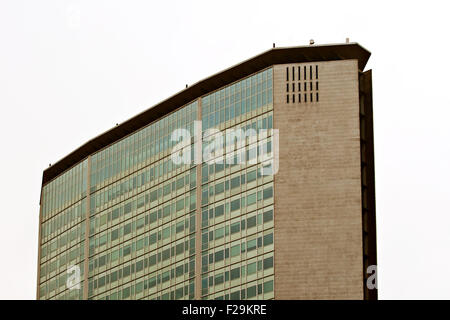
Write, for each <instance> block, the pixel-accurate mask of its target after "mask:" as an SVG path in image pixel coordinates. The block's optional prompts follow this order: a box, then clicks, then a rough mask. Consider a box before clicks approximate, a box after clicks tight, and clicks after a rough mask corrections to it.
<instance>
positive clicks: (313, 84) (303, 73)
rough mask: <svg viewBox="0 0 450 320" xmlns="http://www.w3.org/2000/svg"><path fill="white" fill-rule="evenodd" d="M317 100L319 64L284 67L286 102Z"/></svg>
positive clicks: (312, 101) (298, 102) (313, 101)
mask: <svg viewBox="0 0 450 320" xmlns="http://www.w3.org/2000/svg"><path fill="white" fill-rule="evenodd" d="M315 102H319V66H318V65H307V66H305V65H302V66H292V67H286V103H290V104H301V103H315Z"/></svg>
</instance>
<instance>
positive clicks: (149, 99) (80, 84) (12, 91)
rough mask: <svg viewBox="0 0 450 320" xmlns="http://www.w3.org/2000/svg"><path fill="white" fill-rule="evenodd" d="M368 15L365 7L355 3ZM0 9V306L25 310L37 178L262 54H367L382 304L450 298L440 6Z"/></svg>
mask: <svg viewBox="0 0 450 320" xmlns="http://www.w3.org/2000/svg"><path fill="white" fill-rule="evenodd" d="M364 3H365V2H364ZM364 3H363V1H327V2H324V1H298V0H297V1H280V0H277V1H275V0H272V1H254V2H247V1H230V0H228V1H221V2H219V1H199V2H188V1H159V2H158V4H157V2H156V1H113V0H105V1H94V0H89V1H75V0H71V1H65V0H53V1H43V0H41V1H36V0H33V1H23V0H1V1H0V110H1V118H0V121H1V122H0V134H1V149H0V150H1V160H0V161H1V165H0V170H1V171H0V178H1V183H0V197H1V198H0V200H1V206H2V208H1V210H0V212H1V213H0V214H1V218H0V299H8V298H9V299H34V298H35V296H36V271H37V248H38V243H37V239H38V214H39V195H40V186H41V179H42V171H43V170H44V169H45V168H46V167H48V165H49V163H55V162H56V161H58V160H59V159H61V158H62V157H64V156H65V155H67V154H68V153H70V152H71V151H73V150H74V149H76V148H77V147H79V146H80V145H82V144H83V143H85V142H87V141H88V140H89V139H91V138H93V137H94V136H97V135H98V134H100V133H102V132H104V131H106V130H108V129H110V128H111V127H113V126H114V125H115V123H117V122H119V123H120V122H123V121H124V120H126V119H128V118H130V117H132V116H134V115H135V114H137V113H139V112H141V111H143V110H144V109H147V108H149V107H151V106H153V105H154V104H156V103H158V102H159V101H161V100H163V99H165V98H167V97H168V96H171V95H173V94H174V93H176V92H178V91H180V90H182V89H183V88H184V87H185V84H192V83H194V82H197V81H198V80H201V79H203V78H205V77H208V76H210V75H212V74H213V73H216V72H218V71H220V70H222V69H224V68H227V67H229V66H231V65H234V64H236V63H238V62H240V61H242V60H244V59H247V58H250V57H252V56H254V55H257V54H259V53H261V52H262V51H265V50H267V49H270V48H271V47H272V43H273V42H275V43H276V45H277V46H297V45H307V44H308V42H309V39H314V40H315V42H316V44H326V43H339V42H345V38H346V37H349V38H350V41H355V42H358V43H360V44H361V45H362V46H364V47H365V48H366V49H368V50H369V51H371V52H372V57H371V58H370V60H369V63H368V65H367V67H366V70H368V69H373V91H374V92H373V94H374V126H375V128H374V131H375V172H376V199H377V204H376V205H377V237H378V244H377V245H378V266H379V267H378V287H379V298H381V299H410V298H415V299H421V298H424V299H429V298H438V299H444V298H446V299H449V298H450V291H449V290H448V288H449V287H450V278H449V277H448V276H447V272H448V270H450V257H449V254H448V253H449V247H450V232H449V231H450V230H449V229H450V215H449V213H450V210H449V206H448V201H449V199H450V187H449V180H450V170H449V164H450V147H449V146H450V144H449V139H450V129H449V125H448V123H449V115H450V111H449V108H450V98H449V91H450V90H449V88H448V87H449V80H448V75H449V73H450V68H449V58H448V52H449V51H450V50H449V49H450V44H449V41H448V30H449V29H450V28H449V22H448V21H449V19H448V9H447V8H446V7H445V4H446V3H445V2H444V1H421V2H416V1H386V2H383V1H377V3H376V5H375V3H374V2H371V3H370V4H369V3H367V4H364Z"/></svg>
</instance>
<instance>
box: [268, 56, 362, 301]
mask: <svg viewBox="0 0 450 320" xmlns="http://www.w3.org/2000/svg"><path fill="white" fill-rule="evenodd" d="M310 65H311V66H312V67H313V68H312V69H313V80H311V81H312V82H313V91H312V92H313V93H314V101H313V102H310V94H309V93H310V85H309V82H310V80H309V66H310ZM316 65H317V66H318V80H316V79H315V70H316V69H315V66H316ZM293 66H294V67H295V81H292V67H293ZM298 66H301V67H302V69H301V71H302V74H301V81H298V80H297V79H298V75H297V72H298V68H297V67H298ZM303 66H307V80H306V82H307V83H308V87H307V90H308V91H306V92H307V93H308V102H306V103H305V101H304V99H302V102H301V103H299V102H298V93H299V92H298V82H301V86H302V87H301V90H302V91H301V93H302V98H303V94H304V93H305V91H304V84H303V83H304V82H305V80H304V74H303ZM286 67H289V81H286ZM273 72H274V128H277V129H279V133H280V135H279V137H280V144H279V152H280V153H279V155H280V169H279V172H278V174H276V175H275V187H274V188H275V235H274V236H275V239H274V245H275V281H274V285H275V299H363V298H364V293H363V265H362V263H363V257H362V253H363V250H362V221H361V167H360V166H361V164H360V133H359V98H358V94H359V93H358V63H357V60H342V61H327V62H317V63H303V64H289V65H276V66H274V71H273ZM316 81H318V82H319V90H318V93H319V101H318V102H317V101H315V99H316V98H315V93H316V90H315V89H316V84H315V82H316ZM286 83H289V95H290V99H289V103H287V101H286V94H287V92H286ZM292 83H295V92H292ZM292 94H296V99H295V102H294V103H293V102H292Z"/></svg>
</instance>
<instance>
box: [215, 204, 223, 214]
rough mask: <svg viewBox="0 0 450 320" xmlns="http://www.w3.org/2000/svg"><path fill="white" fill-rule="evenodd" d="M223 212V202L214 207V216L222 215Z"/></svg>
mask: <svg viewBox="0 0 450 320" xmlns="http://www.w3.org/2000/svg"><path fill="white" fill-rule="evenodd" d="M223 212H224V207H223V204H221V205H220V206H218V207H216V208H215V209H214V215H215V217H220V216H222V215H223Z"/></svg>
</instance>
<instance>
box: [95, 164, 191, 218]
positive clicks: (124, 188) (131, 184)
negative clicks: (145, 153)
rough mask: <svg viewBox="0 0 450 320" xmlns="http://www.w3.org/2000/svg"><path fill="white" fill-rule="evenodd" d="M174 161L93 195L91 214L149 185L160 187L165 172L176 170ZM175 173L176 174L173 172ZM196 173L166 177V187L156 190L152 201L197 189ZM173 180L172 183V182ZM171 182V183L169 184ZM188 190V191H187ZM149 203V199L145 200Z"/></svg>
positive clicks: (147, 170)
mask: <svg viewBox="0 0 450 320" xmlns="http://www.w3.org/2000/svg"><path fill="white" fill-rule="evenodd" d="M172 163H173V162H172V160H171V159H170V158H168V159H166V160H165V161H160V163H159V165H156V166H151V167H149V168H146V169H145V170H141V171H139V172H137V173H136V174H133V175H131V176H130V177H127V178H126V179H123V180H121V181H118V182H115V183H113V184H111V185H110V186H108V187H107V188H105V189H102V190H101V191H98V192H96V193H94V194H92V195H91V209H90V212H91V214H94V213H95V212H97V211H99V210H100V209H101V208H102V207H103V206H104V205H106V204H107V203H109V202H111V201H114V200H116V199H120V197H122V196H124V195H126V196H128V197H127V198H129V193H130V192H133V193H136V192H137V191H138V190H139V189H140V188H141V187H144V186H146V185H147V184H149V183H152V182H153V183H152V184H151V185H147V186H146V187H147V188H149V187H152V188H155V186H156V185H158V181H155V180H156V179H158V178H160V177H161V176H162V175H163V172H164V170H163V169H166V168H167V170H166V172H165V174H168V173H171V172H172V171H173V170H175V169H176V168H175V167H174V166H172ZM173 173H175V172H173ZM196 177H197V176H196V171H195V168H193V169H191V170H190V171H186V172H185V173H183V174H179V175H177V176H176V179H173V178H172V179H171V178H170V177H166V179H164V180H163V181H166V183H165V184H164V186H159V188H158V189H156V190H154V192H153V193H152V194H151V196H152V197H151V200H150V201H152V202H153V201H156V198H159V197H161V196H167V195H173V193H175V194H176V193H177V191H180V192H185V191H187V190H189V189H192V188H195V186H196ZM170 180H171V181H170ZM167 181H169V182H167ZM186 189H187V190H186ZM145 200H146V201H147V203H148V200H149V199H148V198H146V199H145ZM140 201H141V202H142V203H143V201H144V199H143V198H140Z"/></svg>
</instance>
